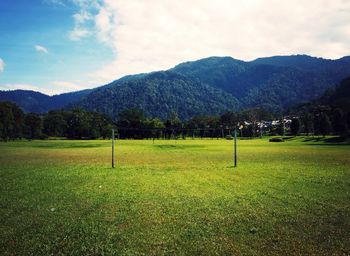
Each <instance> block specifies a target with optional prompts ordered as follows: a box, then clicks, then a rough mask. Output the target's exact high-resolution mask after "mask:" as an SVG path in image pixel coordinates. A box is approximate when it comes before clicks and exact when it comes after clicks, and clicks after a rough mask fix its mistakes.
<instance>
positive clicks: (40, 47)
mask: <svg viewBox="0 0 350 256" xmlns="http://www.w3.org/2000/svg"><path fill="white" fill-rule="evenodd" d="M34 48H35V50H36V51H37V52H41V53H45V54H47V53H49V51H48V50H47V49H46V48H45V47H44V46H42V45H38V44H37V45H35V46H34Z"/></svg>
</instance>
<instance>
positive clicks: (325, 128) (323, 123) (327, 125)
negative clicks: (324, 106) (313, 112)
mask: <svg viewBox="0 0 350 256" xmlns="http://www.w3.org/2000/svg"><path fill="white" fill-rule="evenodd" d="M330 131H331V121H330V120H329V117H328V115H327V114H326V113H325V112H324V113H322V115H321V118H320V133H321V134H322V135H323V137H325V136H326V135H327V134H329V133H330Z"/></svg>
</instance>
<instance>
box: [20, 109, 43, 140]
mask: <svg viewBox="0 0 350 256" xmlns="http://www.w3.org/2000/svg"><path fill="white" fill-rule="evenodd" d="M24 124H25V136H26V138H27V139H39V138H40V137H41V134H42V129H43V121H42V119H41V117H40V116H39V115H38V114H36V113H28V114H26V116H25V120H24Z"/></svg>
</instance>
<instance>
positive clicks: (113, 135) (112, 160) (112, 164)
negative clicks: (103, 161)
mask: <svg viewBox="0 0 350 256" xmlns="http://www.w3.org/2000/svg"><path fill="white" fill-rule="evenodd" d="M112 168H114V128H113V129H112Z"/></svg>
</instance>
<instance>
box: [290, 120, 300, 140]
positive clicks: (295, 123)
mask: <svg viewBox="0 0 350 256" xmlns="http://www.w3.org/2000/svg"><path fill="white" fill-rule="evenodd" d="M299 130H300V121H299V118H293V119H292V123H291V124H290V131H291V133H292V134H293V135H294V136H295V135H298V134H299Z"/></svg>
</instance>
